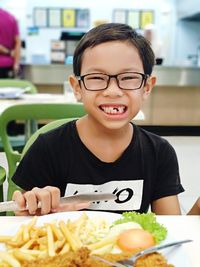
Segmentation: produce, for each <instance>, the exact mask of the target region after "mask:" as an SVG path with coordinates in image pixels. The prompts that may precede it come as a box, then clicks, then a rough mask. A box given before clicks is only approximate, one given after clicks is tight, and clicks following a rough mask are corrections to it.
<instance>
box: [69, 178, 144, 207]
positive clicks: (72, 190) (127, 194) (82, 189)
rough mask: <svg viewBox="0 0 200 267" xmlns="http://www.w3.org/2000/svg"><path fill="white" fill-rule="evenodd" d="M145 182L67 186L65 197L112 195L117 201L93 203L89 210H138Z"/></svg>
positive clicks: (114, 182)
mask: <svg viewBox="0 0 200 267" xmlns="http://www.w3.org/2000/svg"><path fill="white" fill-rule="evenodd" d="M142 192H143V180H134V181H130V180H122V181H111V182H107V183H104V184H100V185H93V184H72V183H69V184H67V188H66V191H65V196H71V195H76V194H86V193H112V194H115V195H116V196H117V199H116V200H111V201H96V202H92V204H91V205H90V208H89V209H95V210H138V209H140V206H141V202H142Z"/></svg>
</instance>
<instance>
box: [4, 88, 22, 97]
mask: <svg viewBox="0 0 200 267" xmlns="http://www.w3.org/2000/svg"><path fill="white" fill-rule="evenodd" d="M23 93H24V89H23V88H19V87H0V98H2V99H4V98H5V99H13V98H14V99H15V98H20V97H21V96H22V94H23Z"/></svg>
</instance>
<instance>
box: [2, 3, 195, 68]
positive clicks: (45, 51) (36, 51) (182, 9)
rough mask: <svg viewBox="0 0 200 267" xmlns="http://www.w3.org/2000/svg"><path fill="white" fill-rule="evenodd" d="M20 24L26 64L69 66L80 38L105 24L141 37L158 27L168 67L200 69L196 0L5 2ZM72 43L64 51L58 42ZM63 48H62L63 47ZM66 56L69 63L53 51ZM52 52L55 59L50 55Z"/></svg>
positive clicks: (5, 7) (165, 62)
mask: <svg viewBox="0 0 200 267" xmlns="http://www.w3.org/2000/svg"><path fill="white" fill-rule="evenodd" d="M0 6H1V7H3V8H4V9H6V10H7V11H10V12H11V13H13V14H14V15H15V17H16V18H17V19H18V22H19V25H20V33H21V38H22V40H23V41H24V42H23V50H24V51H23V53H22V58H23V60H24V61H25V62H26V63H50V62H51V61H63V62H65V63H66V62H68V63H70V58H67V56H71V54H72V52H73V47H74V44H75V43H76V42H74V41H76V40H78V39H79V38H80V37H81V36H82V33H84V32H86V31H88V30H89V29H90V28H92V27H93V26H95V25H97V24H99V23H102V22H125V23H128V24H130V25H131V26H133V27H134V28H136V29H137V30H138V31H140V32H141V33H143V31H144V28H145V26H146V25H147V24H154V25H155V28H156V30H157V35H158V36H159V39H160V40H161V42H162V55H163V56H164V61H163V64H164V65H170V66H171V65H172V66H174V65H186V66H188V65H189V66H191V65H192V66H194V65H198V64H199V62H200V60H198V55H199V54H200V51H199V50H200V31H199V25H200V5H199V1H198V0H192V1H190V0H140V1H134V0H109V1H107V2H106V4H105V3H104V4H102V2H101V1H91V0H84V1H80V0H68V1H65V0H60V1H53V0H51V1H47V0H43V1H39V0H20V1H15V0H1V1H0ZM61 39H62V40H68V41H69V40H70V41H71V42H70V44H67V45H65V47H63V46H62V44H58V43H56V42H55V41H58V40H61ZM60 45H61V46H60ZM56 49H57V50H59V49H60V50H62V49H63V50H65V57H64V58H63V56H62V55H61V54H60V55H58V54H56V53H55V50H56ZM52 50H54V55H52V54H51V52H52Z"/></svg>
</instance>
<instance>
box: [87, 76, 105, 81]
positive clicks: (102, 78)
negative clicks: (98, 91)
mask: <svg viewBox="0 0 200 267" xmlns="http://www.w3.org/2000/svg"><path fill="white" fill-rule="evenodd" d="M87 80H105V77H104V76H101V75H92V76H87Z"/></svg>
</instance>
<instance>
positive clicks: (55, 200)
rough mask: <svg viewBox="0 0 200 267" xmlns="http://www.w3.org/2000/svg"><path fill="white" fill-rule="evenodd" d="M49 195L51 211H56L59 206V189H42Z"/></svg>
mask: <svg viewBox="0 0 200 267" xmlns="http://www.w3.org/2000/svg"><path fill="white" fill-rule="evenodd" d="M44 189H45V190H47V191H48V192H49V193H50V194H51V209H56V208H57V207H58V206H59V204H60V189H59V188H58V187H54V186H46V187H44Z"/></svg>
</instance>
